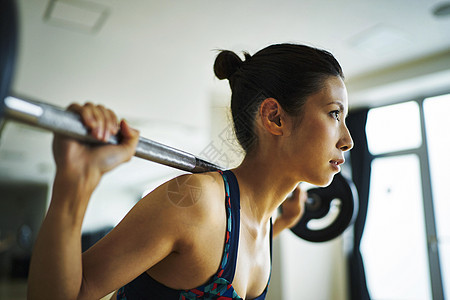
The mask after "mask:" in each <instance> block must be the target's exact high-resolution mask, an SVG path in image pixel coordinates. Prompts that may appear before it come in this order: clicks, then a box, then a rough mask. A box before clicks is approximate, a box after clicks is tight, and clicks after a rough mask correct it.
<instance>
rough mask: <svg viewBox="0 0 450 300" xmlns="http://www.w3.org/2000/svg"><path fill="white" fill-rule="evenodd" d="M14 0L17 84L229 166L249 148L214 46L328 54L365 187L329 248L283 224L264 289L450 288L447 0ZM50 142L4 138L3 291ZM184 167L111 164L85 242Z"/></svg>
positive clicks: (15, 283) (42, 198)
mask: <svg viewBox="0 0 450 300" xmlns="http://www.w3.org/2000/svg"><path fill="white" fill-rule="evenodd" d="M17 3H18V7H19V17H20V24H19V25H20V27H19V29H20V36H19V49H18V50H19V52H18V61H17V66H16V70H15V78H14V84H13V91H14V93H17V94H19V95H24V96H27V97H29V98H34V99H38V100H43V101H46V102H50V103H52V104H55V105H58V106H66V105H67V104H69V103H70V102H72V101H78V102H83V101H86V100H90V101H93V102H98V103H102V104H105V105H108V106H110V107H111V108H113V109H114V110H115V111H117V112H118V113H119V116H120V117H124V118H126V119H127V120H128V121H129V122H130V123H132V125H133V126H134V127H136V128H138V129H140V131H141V134H142V136H145V137H148V138H151V139H153V140H156V141H159V142H162V143H165V144H167V145H171V146H174V147H176V148H179V149H183V150H186V151H188V152H191V153H194V154H198V155H199V156H201V157H204V158H205V159H207V160H210V161H212V162H215V163H217V164H219V165H222V166H224V167H233V166H235V165H236V164H238V163H239V159H240V158H241V152H240V151H239V148H238V147H237V145H236V143H235V142H234V140H233V137H232V133H231V127H230V125H229V115H228V109H227V105H228V101H229V96H230V94H229V88H228V85H227V83H226V82H221V81H219V80H217V79H215V78H214V75H213V72H212V65H213V61H214V57H215V55H216V54H217V52H216V51H215V50H216V49H230V50H233V51H236V52H239V51H241V50H246V51H249V52H250V53H254V52H255V51H257V50H258V49H260V48H262V47H264V46H266V45H268V44H272V43H277V42H298V43H307V44H310V45H313V46H317V47H321V48H325V49H328V50H330V51H331V52H332V53H334V54H335V55H336V57H337V58H338V60H339V61H340V62H341V64H342V66H343V68H344V72H345V74H346V83H347V87H348V91H349V105H350V116H349V120H348V121H349V123H351V124H349V126H350V125H351V129H354V130H355V131H354V132H352V134H354V135H355V136H357V137H358V141H359V146H361V148H360V149H356V147H355V150H356V151H352V154H351V157H350V159H349V160H348V161H349V162H350V163H349V164H348V165H351V168H347V169H346V170H345V171H346V172H348V173H349V174H351V173H352V175H353V179H354V181H355V183H357V181H358V182H359V183H360V184H359V185H358V187H359V192H360V196H361V195H362V196H363V197H360V198H361V201H362V203H361V204H360V215H359V216H358V219H357V222H356V223H355V225H354V226H352V227H350V228H349V229H348V230H347V231H346V232H345V233H344V235H342V236H341V237H339V238H336V239H334V240H332V241H330V242H326V243H318V244H315V243H309V242H306V241H303V240H300V239H299V238H297V237H296V236H294V235H293V234H292V233H291V232H289V231H286V232H283V233H282V235H281V236H280V237H279V238H277V239H276V240H275V244H274V257H273V259H274V261H273V275H272V281H271V288H270V293H269V296H268V299H286V300H290V299H292V300H293V299H318V300H326V299H333V300H335V299H336V300H341V299H364V298H368V297H369V295H370V298H371V299H421V300H422V299H444V298H447V299H449V298H450V221H449V220H450V196H449V192H448V187H447V186H448V184H447V182H449V181H450V175H449V172H448V170H449V169H450V161H449V159H448V155H446V154H447V153H448V149H449V148H450V141H449V139H448V137H449V135H448V128H450V119H449V118H448V115H447V114H448V111H449V109H450V94H449V93H450V15H449V10H450V9H449V7H448V6H447V8H445V7H444V4H447V5H448V4H449V2H448V1H441V0H439V1H438V0H412V1H411V0H397V1H389V0H382V1H360V0H344V1H326V0H318V1H294V0H289V1H288V0H286V1H276V2H275V1H253V0H252V1H246V2H245V3H244V2H238V1H201V0H194V1H189V2H183V3H176V4H174V3H172V2H168V1H166V2H163V1H154V0H152V1H143V0H130V1H119V0H50V1H49V0H19V1H17ZM358 129H359V131H358ZM51 139H52V135H51V134H50V133H48V132H44V131H41V130H38V129H34V128H31V127H27V126H26V125H20V124H17V123H13V122H7V123H6V125H5V126H4V128H3V130H2V133H1V139H0V199H1V200H0V299H25V296H24V295H25V289H26V276H27V268H28V263H29V256H30V253H31V249H32V245H33V240H34V238H35V236H36V233H37V231H38V228H39V224H40V222H41V220H42V217H43V215H44V214H45V210H46V208H47V205H48V200H49V191H50V190H51V184H52V177H53V174H54V165H53V162H52V156H51ZM356 146H358V143H357V144H356ZM363 146H366V147H363ZM353 152H355V153H353ZM355 170H356V171H355ZM180 173H181V171H177V170H175V169H172V168H168V167H165V166H161V165H157V164H155V163H151V162H148V161H143V160H140V159H137V158H134V159H133V160H132V161H131V162H130V163H129V164H127V165H124V166H121V167H119V168H118V169H117V170H114V171H113V172H112V173H110V174H108V175H107V176H106V177H105V178H104V179H103V181H102V183H101V185H100V187H99V188H98V189H97V191H96V193H95V194H94V199H93V201H92V202H91V204H90V207H89V209H88V213H87V216H86V220H85V223H84V225H83V226H84V227H83V232H84V236H83V242H84V245H86V247H87V246H88V245H90V244H91V243H92V242H94V241H95V240H97V239H98V238H99V237H101V236H102V235H104V234H105V233H106V232H108V230H110V229H111V227H112V226H114V225H115V224H117V222H118V221H119V220H120V219H121V218H122V217H123V216H124V215H125V213H126V212H127V211H128V210H129V209H130V207H131V206H132V205H133V204H134V203H136V202H137V201H138V200H139V199H140V197H141V196H142V195H143V194H145V193H147V192H148V191H150V190H152V189H153V188H155V187H156V186H157V185H159V184H160V183H162V182H163V181H165V180H167V179H169V178H172V177H174V176H176V175H178V174H180ZM360 181H361V182H360ZM355 249H356V250H355ZM361 271H363V272H361Z"/></svg>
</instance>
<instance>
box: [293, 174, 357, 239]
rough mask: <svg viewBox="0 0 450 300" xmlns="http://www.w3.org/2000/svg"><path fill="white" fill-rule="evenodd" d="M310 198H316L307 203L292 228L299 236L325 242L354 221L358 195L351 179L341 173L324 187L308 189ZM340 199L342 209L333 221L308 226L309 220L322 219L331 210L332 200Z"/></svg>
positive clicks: (336, 235)
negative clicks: (319, 226) (325, 224)
mask: <svg viewBox="0 0 450 300" xmlns="http://www.w3.org/2000/svg"><path fill="white" fill-rule="evenodd" d="M308 198H312V199H314V201H313V204H308V203H307V205H305V213H304V214H303V216H302V218H301V219H300V221H299V222H298V223H297V224H296V225H295V226H294V227H292V228H291V231H292V232H293V233H294V234H296V235H297V236H298V237H300V238H302V239H304V240H307V241H310V242H325V241H329V240H332V239H334V238H336V237H338V236H339V235H341V234H342V233H343V232H344V231H345V229H347V227H348V226H349V225H350V223H351V222H353V221H354V219H355V216H356V212H357V210H358V195H357V192H356V188H355V186H354V184H353V182H351V181H350V180H349V179H346V178H345V177H344V176H343V175H342V174H341V173H338V174H336V175H335V176H334V179H333V181H332V182H331V184H330V185H329V186H327V187H324V188H314V189H311V190H309V191H308ZM334 199H339V200H340V202H341V204H340V210H339V213H338V215H337V217H336V218H335V219H334V220H333V222H332V223H331V224H329V225H327V226H326V227H325V228H320V229H317V230H316V229H311V228H308V222H309V221H311V220H314V219H322V218H323V217H325V216H326V215H327V214H328V213H329V211H330V206H331V202H332V201H333V200H334Z"/></svg>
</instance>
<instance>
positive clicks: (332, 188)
mask: <svg viewBox="0 0 450 300" xmlns="http://www.w3.org/2000/svg"><path fill="white" fill-rule="evenodd" d="M17 37H18V30H17V11H16V6H15V1H14V0H2V1H0V137H1V129H2V127H3V124H4V122H6V120H11V121H16V122H20V123H24V124H28V125H30V126H34V127H39V128H42V129H45V130H49V131H52V132H55V133H59V134H63V135H66V136H70V137H73V138H75V139H78V140H80V141H83V142H86V143H100V142H99V141H98V140H95V139H94V138H92V137H91V136H90V134H89V132H88V130H87V129H86V127H85V126H84V125H83V123H82V121H81V119H80V117H79V116H78V115H77V114H75V113H73V112H70V111H66V110H64V109H62V108H60V107H56V106H53V105H50V104H48V103H45V102H40V101H35V100H30V99H24V98H23V97H19V96H17V95H12V94H11V91H10V87H11V83H12V80H13V74H14V64H15V60H16V53H17ZM119 135H120V134H119ZM119 135H118V136H112V137H110V138H109V140H108V141H107V143H109V144H117V143H118V142H119V140H120V136H119ZM135 156H137V157H140V158H143V159H147V160H150V161H153V162H156V163H159V164H163V165H167V166H170V167H173V168H177V169H180V170H183V171H187V172H192V173H202V172H207V171H214V170H221V169H222V168H221V167H220V166H218V165H216V164H214V163H211V162H208V161H206V160H203V159H201V158H200V157H197V156H195V155H193V154H190V153H187V152H184V151H182V150H178V149H176V148H173V147H170V146H167V145H164V144H161V143H158V142H156V141H153V140H150V139H146V138H143V137H140V138H139V142H138V145H137V148H136V153H135ZM336 203H340V204H339V205H336ZM357 204H358V197H357V193H356V189H355V187H354V184H353V183H352V182H351V180H349V179H348V178H346V177H344V176H343V175H342V174H340V173H339V174H336V175H335V177H334V179H333V181H332V183H331V184H330V185H329V186H328V187H324V188H323V187H322V188H319V187H315V188H312V189H309V190H308V200H307V201H306V205H305V212H304V214H303V216H302V218H301V219H300V221H299V222H298V223H297V224H296V225H295V226H294V227H293V228H291V231H292V232H293V233H294V234H295V235H297V236H299V237H300V238H302V239H305V240H308V241H311V242H324V241H329V240H331V239H334V238H336V237H337V236H339V235H340V234H342V233H343V232H344V231H345V229H346V228H347V227H348V226H349V225H350V224H351V223H352V222H353V220H354V219H355V217H356V211H357V209H356V208H357ZM330 215H331V216H332V217H331V220H328V219H330V217H329V216H330ZM333 216H334V217H333ZM321 221H322V224H321V225H320V224H319V225H317V223H321ZM314 224H316V225H314Z"/></svg>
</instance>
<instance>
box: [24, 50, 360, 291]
mask: <svg viewBox="0 0 450 300" xmlns="http://www.w3.org/2000/svg"><path fill="white" fill-rule="evenodd" d="M245 58H246V59H245V61H242V60H241V59H240V58H239V57H238V56H237V55H236V54H234V53H233V52H230V51H222V52H221V53H220V54H219V55H218V56H217V58H216V62H215V65H214V71H215V74H216V76H217V77H218V78H219V79H225V78H226V79H228V80H229V82H230V86H231V90H232V99H231V109H232V115H233V121H234V127H235V132H236V136H237V138H238V140H239V142H240V144H241V145H242V147H243V149H244V150H245V152H246V155H245V158H244V160H243V162H242V163H241V165H239V167H237V168H235V169H233V170H228V171H225V172H211V173H205V174H189V175H182V176H181V177H178V178H175V179H173V180H172V181H169V182H167V183H165V184H163V185H161V186H160V187H158V188H157V189H156V190H154V191H153V192H151V193H150V194H148V195H147V196H146V197H144V198H143V199H142V200H141V201H140V202H138V203H137V204H136V206H135V207H134V208H133V209H132V210H131V211H130V212H129V213H128V214H127V216H126V217H125V218H124V219H123V220H122V222H121V223H120V224H119V225H117V226H116V228H114V230H112V231H111V232H110V233H109V234H108V235H107V236H106V237H105V238H103V239H102V240H100V241H99V242H98V243H97V244H95V245H94V246H93V247H91V248H90V249H89V250H88V251H86V252H85V253H83V254H82V253H81V251H80V249H81V245H80V235H81V224H82V221H83V217H84V213H85V210H86V207H87V204H88V202H89V198H90V196H91V194H92V192H93V190H94V189H95V187H96V186H97V184H98V183H99V181H100V178H101V176H102V174H104V173H105V172H107V171H108V170H111V169H112V168H114V167H115V166H117V165H119V164H120V163H122V162H124V161H126V160H129V159H130V157H131V156H132V155H133V153H134V149H135V146H136V144H137V139H138V132H137V131H135V130H133V129H131V128H130V127H129V126H128V125H127V123H126V122H123V121H122V122H121V123H120V132H121V134H122V136H123V139H122V142H121V144H120V145H118V146H102V147H89V146H86V145H82V144H79V143H77V142H76V141H73V140H70V139H66V138H63V137H60V136H56V137H55V139H54V145H53V147H54V156H55V161H56V165H57V172H56V176H55V183H54V188H53V194H52V200H51V204H50V207H49V210H48V213H47V216H46V218H45V220H44V223H43V225H42V228H41V232H40V234H39V237H38V239H37V241H36V244H35V247H34V253H33V257H32V263H31V267H30V276H29V281H28V283H29V296H30V298H31V299H98V298H100V297H103V296H104V295H107V294H108V293H110V292H112V291H115V290H118V291H117V293H116V295H117V296H116V295H115V296H114V298H117V299H197V298H202V299H264V298H265V295H266V292H267V286H268V283H269V280H270V271H271V241H272V232H273V235H277V234H278V233H279V232H280V231H281V230H283V229H284V228H287V227H291V226H293V225H295V224H296V222H297V221H298V219H299V218H300V216H301V213H302V206H303V204H304V201H305V199H306V194H305V192H302V191H300V189H299V188H298V184H299V182H303V181H305V182H309V183H312V184H315V185H321V186H325V185H327V184H329V183H330V182H331V180H332V178H333V176H334V174H336V173H337V172H339V171H340V165H341V164H342V163H343V162H344V159H343V154H344V152H345V151H347V150H350V149H351V148H352V144H353V141H352V139H351V137H350V134H349V132H348V129H347V127H346V125H345V116H346V114H347V92H346V88H345V85H344V83H343V74H342V70H341V67H340V66H339V64H338V62H337V61H336V60H335V58H334V57H333V56H332V55H331V54H330V53H328V52H326V51H323V50H319V49H315V48H311V47H308V46H303V45H293V44H280V45H272V46H269V47H267V48H265V49H263V50H261V51H259V52H257V53H256V54H255V55H253V56H250V55H249V54H245ZM69 109H71V110H73V111H76V112H78V113H80V115H81V117H82V120H83V122H84V123H85V124H86V126H87V127H88V128H90V130H91V132H92V135H93V136H95V137H96V138H98V139H100V140H103V139H105V140H106V139H107V137H108V136H109V135H110V134H116V133H117V132H118V128H117V126H116V124H117V121H116V117H115V115H114V113H113V112H111V111H110V110H108V109H106V108H104V107H102V106H94V105H92V104H89V103H88V104H86V105H84V106H79V105H72V106H71V107H70V108H69ZM175 180H177V181H178V182H189V185H191V186H196V187H199V188H200V190H201V193H200V196H199V198H198V199H196V202H195V204H193V205H191V206H186V205H183V206H180V205H174V202H173V201H167V200H170V199H169V198H170V197H168V193H169V191H170V188H169V187H170V185H171V184H173V182H174V181H175ZM292 192H293V193H292ZM180 193H182V194H183V195H184V196H186V197H187V196H188V193H189V191H188V189H186V190H183V189H182V190H181V191H180ZM291 193H292V196H291V197H289V199H288V200H286V201H285V199H286V198H287V197H288V195H289V194H291ZM224 200H225V201H224ZM282 203H284V204H283V213H282V215H280V216H279V217H278V218H277V219H276V220H275V222H274V224H273V226H272V221H271V218H272V215H273V214H274V212H275V211H276V210H277V207H278V206H280V205H281V204H282ZM220 297H222V298H220Z"/></svg>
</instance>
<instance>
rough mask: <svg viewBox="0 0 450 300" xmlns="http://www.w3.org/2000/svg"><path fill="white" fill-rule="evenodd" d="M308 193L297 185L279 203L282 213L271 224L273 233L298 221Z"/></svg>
mask: <svg viewBox="0 0 450 300" xmlns="http://www.w3.org/2000/svg"><path fill="white" fill-rule="evenodd" d="M307 198H308V194H307V193H306V191H305V190H302V189H301V188H300V186H297V187H296V188H295V189H294V191H293V192H292V194H291V195H290V196H289V197H287V198H286V200H284V202H283V203H282V204H281V210H282V213H281V215H279V216H278V217H277V219H276V220H275V223H274V224H273V235H274V236H276V235H278V234H279V233H280V232H281V231H283V230H284V229H285V228H291V227H293V226H294V225H295V224H297V223H298V221H299V220H300V218H301V217H302V215H303V213H304V212H305V203H306V199H307Z"/></svg>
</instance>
